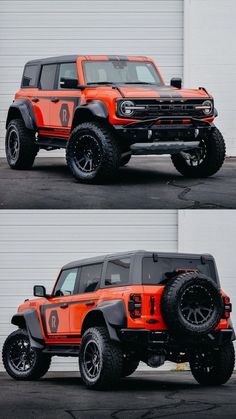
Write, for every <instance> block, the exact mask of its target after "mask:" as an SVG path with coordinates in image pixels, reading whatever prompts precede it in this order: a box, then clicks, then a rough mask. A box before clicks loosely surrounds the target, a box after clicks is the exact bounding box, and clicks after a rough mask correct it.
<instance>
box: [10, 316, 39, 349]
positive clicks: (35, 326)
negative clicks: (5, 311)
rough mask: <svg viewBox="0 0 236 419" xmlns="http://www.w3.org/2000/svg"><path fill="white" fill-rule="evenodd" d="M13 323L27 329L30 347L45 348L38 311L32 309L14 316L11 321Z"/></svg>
mask: <svg viewBox="0 0 236 419" xmlns="http://www.w3.org/2000/svg"><path fill="white" fill-rule="evenodd" d="M11 323H12V324H14V325H16V326H18V327H20V328H22V327H24V328H26V330H27V332H28V335H29V340H30V345H31V346H32V347H33V348H36V349H43V348H44V339H43V335H42V331H41V327H40V323H39V318H38V315H37V312H36V310H33V309H30V310H27V311H24V312H23V313H17V314H14V316H13V317H12V319H11Z"/></svg>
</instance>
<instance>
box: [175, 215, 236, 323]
mask: <svg viewBox="0 0 236 419" xmlns="http://www.w3.org/2000/svg"><path fill="white" fill-rule="evenodd" d="M178 229H179V233H178V237H179V239H178V250H179V252H190V253H191V252H193V253H194V252H196V253H211V254H212V255H213V256H214V257H215V259H216V263H217V267H218V271H219V276H220V281H221V286H222V288H223V289H224V291H225V292H226V293H227V294H228V295H229V296H230V298H231V301H232V303H233V313H232V319H233V323H234V325H235V326H236V293H235V249H236V211H233V210H232V211H231V210H227V211H222V210H214V211H209V210H208V211H205V210H200V211H179V222H178Z"/></svg>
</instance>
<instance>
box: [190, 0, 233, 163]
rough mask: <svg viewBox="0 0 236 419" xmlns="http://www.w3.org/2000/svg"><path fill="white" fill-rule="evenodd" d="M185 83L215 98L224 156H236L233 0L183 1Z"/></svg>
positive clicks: (217, 122)
mask: <svg viewBox="0 0 236 419" xmlns="http://www.w3.org/2000/svg"><path fill="white" fill-rule="evenodd" d="M184 4H185V10H184V16H185V19H184V82H185V85H187V86H193V85H194V86H196V87H198V86H204V87H206V88H207V89H208V90H209V92H210V93H211V94H212V95H213V96H214V97H215V105H216V108H217V110H218V112H219V117H218V118H217V120H216V125H217V126H218V127H219V128H220V130H221V131H222V133H223V135H224V137H225V140H226V147H227V155H229V156H235V155H236V118H235V113H236V101H235V96H236V84H235V75H236V42H235V39H236V25H235V16H236V1H235V0H227V1H223V0H185V1H184Z"/></svg>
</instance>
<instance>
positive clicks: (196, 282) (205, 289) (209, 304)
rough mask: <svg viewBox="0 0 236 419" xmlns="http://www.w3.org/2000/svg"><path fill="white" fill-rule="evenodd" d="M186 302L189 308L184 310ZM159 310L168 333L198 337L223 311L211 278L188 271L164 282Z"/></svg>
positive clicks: (211, 327)
mask: <svg viewBox="0 0 236 419" xmlns="http://www.w3.org/2000/svg"><path fill="white" fill-rule="evenodd" d="M188 293H189V295H188ZM191 295H192V296H191ZM193 296H194V298H195V300H194V301H191V304H190V303H189V302H188V299H189V298H193ZM186 298H187V302H186ZM202 300H204V301H202ZM188 305H189V309H188V308H187V311H184V310H186V308H185V307H188ZM202 306H203V308H202ZM204 306H205V308H204ZM199 307H201V310H203V311H201V313H202V314H201V315H200V314H198V313H199ZM190 311H191V312H192V314H191V315H189V313H190ZM207 311H208V313H207ZM161 312H162V314H163V318H164V320H165V323H166V325H167V327H168V329H169V330H170V331H171V332H172V333H174V334H178V335H191V336H192V337H194V336H196V337H198V336H201V335H204V334H207V333H210V332H211V331H212V330H214V328H215V327H216V326H217V325H218V323H219V321H220V319H221V317H222V313H223V302H222V298H221V295H220V293H219V290H218V288H217V286H216V284H215V283H214V281H213V280H212V279H211V278H209V277H207V276H206V275H203V274H200V273H197V272H188V273H184V274H181V275H178V276H175V277H174V278H172V279H170V280H169V281H168V282H167V284H166V286H165V289H164V292H163V295H162V299H161ZM196 312H198V313H197V314H196ZM204 315H205V319H204ZM188 316H190V317H189V318H187V317H188ZM195 316H196V318H195ZM201 316H202V319H203V320H202V319H201Z"/></svg>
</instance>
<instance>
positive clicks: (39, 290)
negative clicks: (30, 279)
mask: <svg viewBox="0 0 236 419" xmlns="http://www.w3.org/2000/svg"><path fill="white" fill-rule="evenodd" d="M46 295H47V294H46V289H45V287H44V286H43V285H35V286H34V296H35V297H46Z"/></svg>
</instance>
